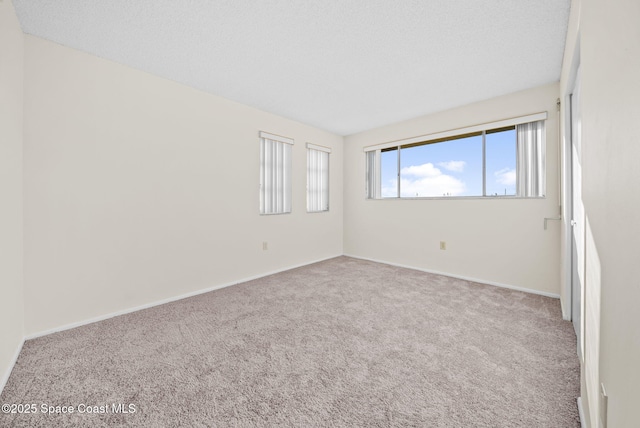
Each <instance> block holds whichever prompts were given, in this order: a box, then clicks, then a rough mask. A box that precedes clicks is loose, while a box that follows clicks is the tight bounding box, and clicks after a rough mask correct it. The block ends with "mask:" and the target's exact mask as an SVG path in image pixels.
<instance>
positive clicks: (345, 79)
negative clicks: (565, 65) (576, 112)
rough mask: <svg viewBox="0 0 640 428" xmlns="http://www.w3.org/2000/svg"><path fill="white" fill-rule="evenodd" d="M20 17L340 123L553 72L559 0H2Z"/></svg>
mask: <svg viewBox="0 0 640 428" xmlns="http://www.w3.org/2000/svg"><path fill="white" fill-rule="evenodd" d="M13 1H14V4H15V7H16V11H17V13H18V18H19V20H20V22H21V24H22V28H23V30H24V31H25V32H26V33H28V34H33V35H36V36H39V37H43V38H45V39H49V40H52V41H54V42H57V43H60V44H62V45H65V46H69V47H72V48H76V49H80V50H82V51H85V52H89V53H91V54H94V55H97V56H100V57H103V58H107V59H110V60H113V61H116V62H119V63H122V64H126V65H129V66H131V67H134V68H137V69H140V70H144V71H147V72H150V73H153V74H156V75H159V76H163V77H166V78H168V79H171V80H175V81H177V82H181V83H184V84H186V85H189V86H192V87H195V88H197V89H200V90H203V91H207V92H211V93H214V94H217V95H220V96H223V97H225V98H228V99H230V100H234V101H239V102H241V103H244V104H248V105H251V106H254V107H257V108H260V109H262V110H266V111H269V112H272V113H276V114H280V115H282V116H285V117H289V118H292V119H295V120H299V121H301V122H304V123H308V124H311V125H315V126H317V127H319V128H323V129H326V130H329V131H332V132H335V133H337V134H341V135H348V134H352V133H355V132H359V131H363V130H367V129H371V128H375V127H377V126H381V125H386V124H389V123H393V122H397V121H400V120H404V119H409V118H412V117H416V116H420V115H423V114H428V113H433V112H436V111H441V110H445V109H448V108H451V107H455V106H459V105H464V104H468V103H471V102H474V101H479V100H482V99H487V98H491V97H495V96H498V95H502V94H507V93H510V92H515V91H518V90H522V89H526V88H531V87H535V86H539V85H543V84H546V83H551V82H554V81H557V80H559V78H560V67H561V62H562V55H563V49H564V41H565V35H566V31H567V21H568V16H569V5H570V0H520V1H515V0H484V1H481V0H422V1H420V0H394V1H392V0H321V1H312V0H306V1H305V0H171V1H169V0H108V1H105V0H13Z"/></svg>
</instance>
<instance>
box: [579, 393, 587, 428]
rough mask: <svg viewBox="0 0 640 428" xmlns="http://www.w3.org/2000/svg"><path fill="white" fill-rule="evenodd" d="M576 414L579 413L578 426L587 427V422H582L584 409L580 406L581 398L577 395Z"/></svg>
mask: <svg viewBox="0 0 640 428" xmlns="http://www.w3.org/2000/svg"><path fill="white" fill-rule="evenodd" d="M577 401H578V414H579V415H580V426H581V427H582V428H587V424H586V423H585V422H584V409H583V408H582V398H581V397H578V400H577Z"/></svg>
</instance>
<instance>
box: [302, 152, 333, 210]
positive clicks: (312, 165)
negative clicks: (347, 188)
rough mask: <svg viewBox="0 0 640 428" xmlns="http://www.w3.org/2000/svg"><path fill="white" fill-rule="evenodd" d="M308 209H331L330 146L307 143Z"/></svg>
mask: <svg viewBox="0 0 640 428" xmlns="http://www.w3.org/2000/svg"><path fill="white" fill-rule="evenodd" d="M307 148H308V150H307V211H309V212H318V211H328V210H329V152H330V149H329V148H325V147H320V146H314V145H311V144H307Z"/></svg>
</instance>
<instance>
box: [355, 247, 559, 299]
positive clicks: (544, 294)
mask: <svg viewBox="0 0 640 428" xmlns="http://www.w3.org/2000/svg"><path fill="white" fill-rule="evenodd" d="M345 256H347V257H353V258H354V259H360V260H368V261H370V262H375V263H382V264H386V265H391V266H397V267H401V268H407V269H413V270H419V271H421V272H427V273H433V274H436V275H442V276H449V277H451V278H457V279H463V280H465V281H471V282H478V283H480V284H487V285H493V286H495V287H500V288H508V289H510V290H516V291H523V292H525V293H530V294H538V295H540V296H545V297H552V298H554V299H559V298H560V295H559V294H555V293H548V292H546V291H540V290H533V289H531V288H524V287H517V286H515V285H510V284H502V283H499V282H493V281H487V280H484V279H478V278H471V277H468V276H462V275H456V274H452V273H448V272H439V271H435V270H431V269H424V268H420V267H415V266H408V265H403V264H399V263H393V262H387V261H384V260H376V259H370V258H368V257H361V256H354V255H351V254H345Z"/></svg>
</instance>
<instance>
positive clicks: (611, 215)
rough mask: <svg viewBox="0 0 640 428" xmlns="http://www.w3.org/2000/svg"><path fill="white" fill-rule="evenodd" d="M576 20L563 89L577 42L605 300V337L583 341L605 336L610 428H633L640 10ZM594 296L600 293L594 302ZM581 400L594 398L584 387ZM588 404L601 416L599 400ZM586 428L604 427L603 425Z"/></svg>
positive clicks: (589, 193)
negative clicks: (587, 393) (588, 394)
mask: <svg viewBox="0 0 640 428" xmlns="http://www.w3.org/2000/svg"><path fill="white" fill-rule="evenodd" d="M572 15H575V18H572V19H574V20H575V21H576V25H573V26H571V27H570V28H569V35H568V38H567V48H566V50H565V64H564V68H563V78H562V81H561V85H562V86H561V87H562V89H561V90H562V91H563V93H564V92H565V91H566V88H567V86H568V84H569V77H568V74H569V73H568V71H569V70H568V64H569V62H570V60H571V57H572V56H573V48H574V47H575V46H576V42H575V41H576V40H577V39H578V38H579V39H580V41H579V47H580V50H579V57H580V64H581V65H580V67H581V73H582V77H581V79H582V105H581V111H582V118H583V124H582V126H583V128H582V174H583V200H584V205H585V212H586V213H587V217H588V219H589V230H588V231H587V232H588V234H590V235H591V242H590V245H589V247H588V248H587V253H586V265H587V282H586V289H587V292H586V299H587V301H586V305H587V307H589V306H590V307H592V308H594V310H597V309H598V308H597V305H595V304H594V301H593V300H592V299H598V298H599V299H600V302H599V303H600V307H599V311H600V313H599V318H600V325H599V331H595V332H594V331H592V332H588V331H587V332H585V333H591V334H590V336H592V337H598V336H599V341H600V343H599V357H600V358H599V362H596V363H597V364H598V369H599V381H600V382H601V383H603V384H604V386H605V389H606V391H607V394H608V396H609V401H608V403H609V405H608V420H607V423H608V425H607V426H608V427H621V428H623V427H635V426H637V423H638V420H640V410H639V409H638V403H640V366H639V365H638V362H639V361H640V328H639V327H638V326H640V311H639V310H638V302H640V280H639V278H640V265H639V264H638V243H640V222H639V221H638V213H639V212H640V192H638V185H639V184H640V168H638V159H640V144H639V143H638V141H639V138H638V136H639V135H640V121H639V120H638V118H639V117H640V102H639V101H638V100H639V99H640V80H639V79H638V76H640V26H639V25H638V22H640V3H639V2H638V1H637V0H617V1H614V2H607V1H603V0H582V1H573V3H572ZM594 289H595V290H596V291H599V293H596V294H594V293H593V292H591V294H590V290H594ZM589 327H590V326H589V325H587V328H589ZM596 328H597V327H596ZM586 346H589V343H586ZM584 376H585V374H584V373H583V387H584V383H585V382H584V381H585V379H584ZM582 397H583V401H584V400H586V399H587V396H586V391H585V390H584V388H583V391H582ZM588 404H589V406H591V407H593V406H596V407H599V402H597V401H596V402H594V403H588ZM590 413H593V414H596V415H597V413H598V412H597V411H594V409H591V412H590ZM587 417H589V412H588V413H587ZM587 423H588V424H589V427H591V428H595V427H598V426H599V425H598V424H597V421H596V420H589V421H587Z"/></svg>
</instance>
